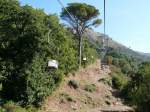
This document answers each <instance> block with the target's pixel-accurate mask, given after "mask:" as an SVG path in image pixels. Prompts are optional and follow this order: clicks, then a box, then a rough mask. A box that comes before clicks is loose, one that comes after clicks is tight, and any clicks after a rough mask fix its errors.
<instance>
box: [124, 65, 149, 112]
mask: <svg viewBox="0 0 150 112" xmlns="http://www.w3.org/2000/svg"><path fill="white" fill-rule="evenodd" d="M122 93H123V95H124V98H125V99H126V101H127V102H128V103H131V104H133V105H136V106H137V107H138V110H139V111H140V112H149V111H150V107H149V106H150V63H143V64H142V65H141V67H140V68H139V71H138V72H137V73H136V74H133V75H132V76H131V81H129V83H128V85H127V86H126V87H125V88H124V89H123V91H122Z"/></svg>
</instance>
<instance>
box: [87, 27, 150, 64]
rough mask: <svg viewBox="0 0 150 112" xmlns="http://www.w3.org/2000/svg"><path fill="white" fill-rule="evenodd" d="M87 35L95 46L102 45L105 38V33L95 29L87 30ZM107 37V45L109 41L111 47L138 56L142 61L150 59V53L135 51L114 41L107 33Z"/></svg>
mask: <svg viewBox="0 0 150 112" xmlns="http://www.w3.org/2000/svg"><path fill="white" fill-rule="evenodd" d="M85 36H86V37H87V38H88V39H89V40H90V42H92V43H93V44H95V46H98V47H101V45H102V39H103V38H104V35H103V34H101V33H98V32H94V31H93V30H87V31H86V33H85ZM105 37H106V40H105V45H107V42H108V46H109V47H111V48H114V49H116V50H118V51H119V52H121V53H123V54H125V55H128V56H132V57H134V58H137V59H139V60H142V61H150V54H149V53H140V52H137V51H134V50H132V49H130V48H128V47H126V46H124V45H122V44H120V43H118V42H116V41H114V40H113V39H112V38H110V37H109V36H108V35H106V36H105Z"/></svg>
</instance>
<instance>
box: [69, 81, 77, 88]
mask: <svg viewBox="0 0 150 112" xmlns="http://www.w3.org/2000/svg"><path fill="white" fill-rule="evenodd" d="M68 85H69V86H70V87H73V88H74V89H77V88H79V83H78V82H77V81H75V80H70V81H69V82H68Z"/></svg>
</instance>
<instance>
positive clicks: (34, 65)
mask: <svg viewBox="0 0 150 112" xmlns="http://www.w3.org/2000/svg"><path fill="white" fill-rule="evenodd" d="M48 37H49V38H48ZM83 44H85V45H84V54H85V55H87V58H88V60H87V63H88V64H89V63H91V62H93V61H94V60H95V58H96V50H95V49H94V48H93V46H91V45H90V44H89V43H88V42H87V41H86V40H84V42H83ZM78 45H79V44H78V40H77V38H76V35H74V34H72V32H70V30H68V28H66V27H64V25H62V24H60V23H59V19H58V17H57V16H56V15H53V14H50V15H47V14H45V13H44V12H43V10H40V9H34V8H32V7H31V6H28V5H25V6H21V5H20V4H19V2H18V1H16V0H0V85H2V89H1V91H0V92H1V97H2V99H4V100H6V101H9V100H12V101H13V102H16V103H18V104H19V105H23V106H26V105H36V106H40V105H41V103H42V102H43V100H44V99H45V98H46V97H47V96H48V95H50V94H51V93H52V92H53V91H54V90H55V89H56V88H57V87H58V86H59V84H60V83H61V81H62V79H63V77H64V74H68V73H69V72H71V71H75V70H77V69H78V61H77V60H78V52H77V51H78ZM91 57H92V58H91ZM51 59H54V60H58V62H59V68H58V69H55V70H54V69H49V68H48V67H47V63H48V60H51Z"/></svg>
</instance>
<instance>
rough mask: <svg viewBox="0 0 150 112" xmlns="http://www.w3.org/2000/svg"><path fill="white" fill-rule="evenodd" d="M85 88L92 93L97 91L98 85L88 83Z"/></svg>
mask: <svg viewBox="0 0 150 112" xmlns="http://www.w3.org/2000/svg"><path fill="white" fill-rule="evenodd" d="M84 90H86V91H88V92H91V93H92V92H94V91H96V86H95V84H88V85H85V88H84Z"/></svg>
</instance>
